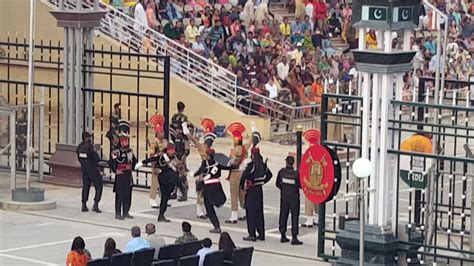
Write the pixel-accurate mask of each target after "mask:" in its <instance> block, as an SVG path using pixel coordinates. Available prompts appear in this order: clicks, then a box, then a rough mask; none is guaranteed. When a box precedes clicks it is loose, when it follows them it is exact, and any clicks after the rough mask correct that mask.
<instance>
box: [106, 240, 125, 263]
mask: <svg viewBox="0 0 474 266" xmlns="http://www.w3.org/2000/svg"><path fill="white" fill-rule="evenodd" d="M116 246H117V245H116V244H115V240H113V239H112V238H110V237H109V238H107V240H105V244H104V256H103V257H104V258H110V257H112V255H114V254H120V253H122V251H120V250H118V249H117V247H116Z"/></svg>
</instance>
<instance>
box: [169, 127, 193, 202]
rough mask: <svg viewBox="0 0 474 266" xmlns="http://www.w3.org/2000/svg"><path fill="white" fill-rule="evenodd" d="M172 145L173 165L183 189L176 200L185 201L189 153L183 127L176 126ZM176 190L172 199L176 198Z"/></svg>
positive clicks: (186, 196)
mask: <svg viewBox="0 0 474 266" xmlns="http://www.w3.org/2000/svg"><path fill="white" fill-rule="evenodd" d="M174 145H175V148H176V160H175V166H176V170H177V172H178V176H179V179H180V181H181V183H182V188H183V189H184V190H180V192H181V195H180V197H179V198H178V201H186V200H188V187H189V186H188V179H187V175H188V167H187V164H186V159H187V157H188V155H189V139H188V137H187V136H186V135H185V134H184V133H183V127H182V126H180V127H179V128H176V137H175V139H174ZM177 194H178V193H177V190H175V191H174V193H173V196H172V197H171V198H172V199H176V197H177Z"/></svg>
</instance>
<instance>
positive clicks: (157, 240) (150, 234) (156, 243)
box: [144, 223, 166, 260]
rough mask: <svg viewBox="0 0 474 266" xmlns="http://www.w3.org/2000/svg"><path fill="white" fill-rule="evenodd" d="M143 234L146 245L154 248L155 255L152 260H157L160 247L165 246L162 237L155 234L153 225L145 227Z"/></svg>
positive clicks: (149, 224)
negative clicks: (144, 233)
mask: <svg viewBox="0 0 474 266" xmlns="http://www.w3.org/2000/svg"><path fill="white" fill-rule="evenodd" d="M145 232H146V236H145V237H144V238H145V240H146V241H148V243H150V247H152V248H155V255H154V256H153V258H154V259H156V260H157V259H158V251H159V250H160V247H162V246H164V245H166V243H165V240H164V239H163V237H162V236H160V235H159V234H157V233H156V230H155V225H154V224H152V223H148V224H146V225H145Z"/></svg>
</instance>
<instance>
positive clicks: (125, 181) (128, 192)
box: [114, 173, 132, 215]
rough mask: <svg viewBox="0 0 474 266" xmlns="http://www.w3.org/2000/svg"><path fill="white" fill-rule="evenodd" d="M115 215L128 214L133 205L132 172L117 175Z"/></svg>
mask: <svg viewBox="0 0 474 266" xmlns="http://www.w3.org/2000/svg"><path fill="white" fill-rule="evenodd" d="M114 190H115V215H126V214H128V212H129V211H130V207H131V205H132V174H131V173H125V174H121V175H115V185H114Z"/></svg>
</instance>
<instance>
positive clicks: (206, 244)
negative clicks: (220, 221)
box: [196, 238, 214, 266]
mask: <svg viewBox="0 0 474 266" xmlns="http://www.w3.org/2000/svg"><path fill="white" fill-rule="evenodd" d="M202 246H203V248H201V249H200V250H198V252H197V253H196V255H198V256H199V266H204V258H205V257H206V255H207V254H209V253H212V252H214V250H213V249H212V248H211V246H212V241H211V239H210V238H204V240H202Z"/></svg>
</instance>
